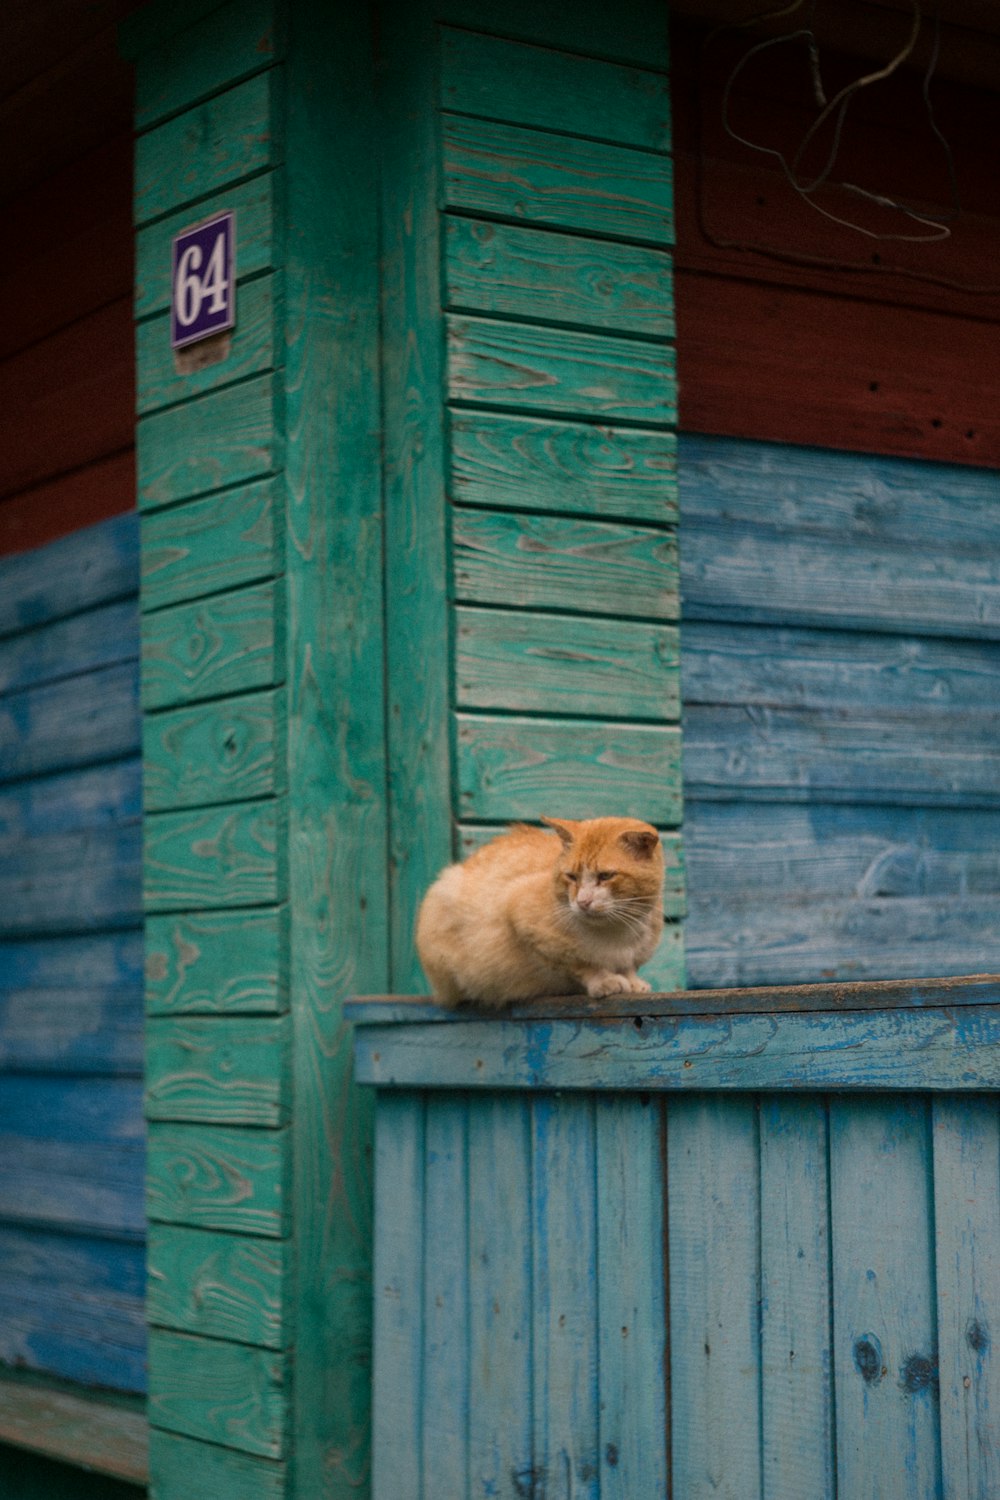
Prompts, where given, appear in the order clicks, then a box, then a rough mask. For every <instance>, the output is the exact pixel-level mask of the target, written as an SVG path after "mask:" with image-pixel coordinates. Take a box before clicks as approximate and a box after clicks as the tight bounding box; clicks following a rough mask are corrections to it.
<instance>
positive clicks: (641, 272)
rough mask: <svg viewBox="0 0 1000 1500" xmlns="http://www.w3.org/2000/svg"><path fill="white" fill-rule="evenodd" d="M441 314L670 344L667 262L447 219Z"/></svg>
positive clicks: (615, 246) (644, 253)
mask: <svg viewBox="0 0 1000 1500" xmlns="http://www.w3.org/2000/svg"><path fill="white" fill-rule="evenodd" d="M443 254H444V285H445V292H444V295H445V301H446V304H447V306H448V307H449V308H450V309H451V310H453V311H457V312H473V313H492V314H494V315H497V314H499V315H501V316H511V317H524V318H539V317H544V319H545V320H546V322H552V323H574V324H579V325H580V326H581V327H584V328H604V329H608V330H609V331H611V332H617V333H634V334H643V335H646V336H647V337H652V338H671V337H672V336H673V333H674V316H673V279H672V274H671V259H670V256H669V254H668V253H667V252H666V251H664V250H649V249H641V248H639V247H638V246H637V245H625V244H620V243H615V242H614V241H611V240H591V239H584V238H582V237H581V236H579V235H567V234H553V233H550V232H548V231H546V230H543V229H522V228H519V227H517V226H515V225H509V224H496V223H492V222H490V221H488V220H484V219H469V218H465V217H459V216H457V215H449V216H448V217H447V218H446V219H445V221H444V245H443Z"/></svg>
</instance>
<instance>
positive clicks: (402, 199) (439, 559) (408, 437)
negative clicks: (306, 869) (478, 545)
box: [380, 0, 452, 989]
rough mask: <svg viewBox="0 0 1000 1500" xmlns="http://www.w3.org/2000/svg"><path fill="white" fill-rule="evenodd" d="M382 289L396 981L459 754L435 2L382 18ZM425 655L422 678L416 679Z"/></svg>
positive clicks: (409, 954) (439, 848)
mask: <svg viewBox="0 0 1000 1500" xmlns="http://www.w3.org/2000/svg"><path fill="white" fill-rule="evenodd" d="M387 20H388V25H389V30H388V31H387V33H386V34H387V39H388V37H389V36H391V40H388V45H387V47H386V56H385V64H384V65H385V68H386V72H385V75H384V77H385V88H386V90H387V94H386V97H387V98H391V99H392V101H393V108H392V110H391V111H389V112H388V114H387V115H386V117H385V120H384V124H383V127H382V128H383V140H384V142H385V149H386V152H387V154H388V160H389V161H391V163H392V167H391V170H388V171H386V172H384V173H383V175H382V185H381V205H380V213H381V224H382V230H381V242H382V256H383V273H382V282H381V299H382V325H383V328H384V329H385V330H386V331H387V334H388V337H387V338H386V339H385V340H384V342H383V346H382V360H383V369H384V372H385V374H384V380H383V393H382V399H383V444H384V451H385V454H386V462H385V473H384V480H383V484H384V501H383V503H384V505H385V516H386V519H385V528H384V536H385V540H384V546H385V587H386V595H385V600H386V603H385V609H386V616H385V629H386V672H387V677H386V691H387V705H388V716H389V717H388V727H387V736H388V767H387V769H388V789H389V804H388V817H389V825H388V827H389V899H390V922H391V935H390V960H391V968H390V972H391V974H392V983H393V985H394V986H395V987H399V988H403V989H409V988H411V987H412V986H413V985H415V984H417V983H419V980H418V978H417V976H418V974H419V973H420V969H419V966H418V964H417V961H416V954H415V952H414V947H413V927H414V922H415V920H416V914H417V909H418V907H419V903H420V901H421V900H422V898H423V894H424V892H425V891H426V889H427V887H428V886H429V885H430V883H431V882H432V881H433V879H434V878H435V876H436V874H437V872H438V871H439V870H440V868H441V866H442V865H444V864H446V863H447V860H448V856H449V852H450V843H451V826H450V817H449V814H450V808H451V794H452V786H451V783H452V765H451V759H452V752H451V744H450V725H449V709H450V682H449V675H450V674H449V669H448V626H449V622H448V602H447V601H448V567H449V559H448V537H447V511H446V504H445V494H446V483H447V480H446V475H447V466H448V452H447V443H446V437H445V412H444V410H443V406H442V393H443V390H444V385H445V374H444V360H443V351H442V336H441V249H440V245H441V235H442V228H441V222H440V221H441V216H440V214H439V212H438V204H439V199H440V187H439V183H440V177H441V170H442V168H441V158H440V143H439V127H438V119H437V117H436V111H435V105H436V102H437V92H438V83H439V80H438V76H437V75H438V66H437V49H436V39H434V40H432V37H433V32H432V26H433V18H432V16H431V14H430V11H429V9H428V7H427V6H426V5H423V6H421V7H420V9H419V11H418V9H417V7H415V6H411V7H409V9H408V10H407V9H406V8H405V7H404V5H403V4H402V3H401V0H396V3H395V4H394V6H393V8H392V9H391V11H390V12H389V13H387ZM418 656H419V658H420V660H421V661H422V662H423V670H422V671H421V672H419V673H417V672H414V671H413V662H414V660H415V659H417V657H418Z"/></svg>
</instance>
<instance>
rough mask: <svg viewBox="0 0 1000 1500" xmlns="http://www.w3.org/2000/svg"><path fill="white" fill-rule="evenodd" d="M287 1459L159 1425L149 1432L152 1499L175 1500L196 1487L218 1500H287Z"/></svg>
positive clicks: (200, 1492)
mask: <svg viewBox="0 0 1000 1500" xmlns="http://www.w3.org/2000/svg"><path fill="white" fill-rule="evenodd" d="M288 1483H289V1481H288V1470H287V1465H286V1464H285V1462H284V1460H280V1459H271V1458H258V1457H257V1456H256V1455H254V1454H251V1453H241V1452H239V1451H238V1450H237V1449H236V1448H220V1447H219V1446H218V1445H217V1444H216V1443H214V1442H212V1443H202V1442H199V1441H197V1440H196V1439H194V1438H188V1437H182V1436H181V1435H180V1434H179V1433H174V1432H165V1431H163V1430H162V1429H160V1428H157V1427H153V1428H151V1429H150V1434H149V1494H150V1500H173V1496H174V1495H177V1494H184V1493H185V1492H186V1491H187V1490H188V1489H194V1490H196V1491H197V1492H198V1493H199V1494H204V1495H214V1496H215V1497H216V1500H244V1497H245V1496H247V1495H254V1496H256V1497H258V1500H285V1497H286V1496H287V1495H288V1494H289V1489H288Z"/></svg>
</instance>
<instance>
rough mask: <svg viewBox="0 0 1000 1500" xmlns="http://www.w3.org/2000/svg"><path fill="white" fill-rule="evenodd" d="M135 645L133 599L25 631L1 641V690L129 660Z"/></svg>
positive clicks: (136, 624)
mask: <svg viewBox="0 0 1000 1500" xmlns="http://www.w3.org/2000/svg"><path fill="white" fill-rule="evenodd" d="M138 646H139V617H138V607H137V605H136V602H135V600H134V599H128V600H122V601H120V602H119V603H115V604H104V605H101V606H99V607H98V608H97V609H90V610H87V611H85V612H84V613H82V614H77V615H72V616H70V617H69V618H64V619H61V620H54V621H52V622H51V623H50V624H46V625H42V626H39V627H38V628H36V629H34V630H24V631H22V632H21V633H19V634H18V635H11V636H8V637H6V639H3V640H0V695H3V696H6V695H7V694H9V693H14V692H17V691H18V690H20V689H24V688H27V687H36V686H39V685H40V684H42V683H44V682H52V681H55V680H57V679H60V678H65V677H76V676H79V675H82V674H83V673H84V672H95V671H98V670H99V669H100V668H101V667H109V666H114V665H117V663H119V662H123V661H132V660H134V659H135V657H136V655H137V653H138Z"/></svg>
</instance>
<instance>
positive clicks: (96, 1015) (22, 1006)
mask: <svg viewBox="0 0 1000 1500" xmlns="http://www.w3.org/2000/svg"><path fill="white" fill-rule="evenodd" d="M77 878H79V867H78V869H77ZM136 900H138V886H137V888H136ZM142 1045H143V1042H142V1007H141V1003H140V996H139V992H138V989H137V988H132V989H131V990H129V989H124V988H122V989H111V988H108V989H103V988H101V989H89V988H85V987H83V986H82V985H81V986H79V987H77V988H74V989H73V990H72V991H69V992H67V991H66V990H39V989H31V990H29V989H13V988H8V984H7V978H6V975H4V976H3V979H2V980H0V1072H5V1071H10V1072H15V1073H75V1074H81V1073H96V1074H115V1073H128V1074H130V1075H132V1076H134V1077H141V1076H142V1055H143V1054H142Z"/></svg>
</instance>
